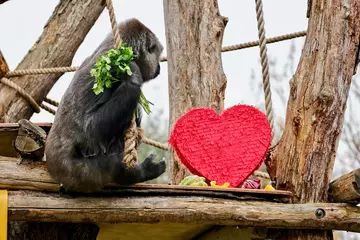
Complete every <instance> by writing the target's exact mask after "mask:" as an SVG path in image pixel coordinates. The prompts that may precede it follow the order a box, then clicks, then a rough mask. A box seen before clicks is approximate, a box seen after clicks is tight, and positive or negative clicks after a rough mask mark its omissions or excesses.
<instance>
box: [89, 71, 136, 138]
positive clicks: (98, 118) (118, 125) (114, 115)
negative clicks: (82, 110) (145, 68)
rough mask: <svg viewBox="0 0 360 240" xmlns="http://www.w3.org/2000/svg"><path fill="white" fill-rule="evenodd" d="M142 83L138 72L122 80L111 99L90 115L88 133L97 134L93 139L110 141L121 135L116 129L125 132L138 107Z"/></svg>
mask: <svg viewBox="0 0 360 240" xmlns="http://www.w3.org/2000/svg"><path fill="white" fill-rule="evenodd" d="M141 83H142V79H141V75H140V74H137V72H136V70H135V71H133V74H132V76H131V77H128V79H124V80H122V82H121V83H120V84H119V85H118V86H117V88H116V89H114V91H113V93H112V94H111V97H110V98H109V99H107V101H105V102H104V103H102V104H101V105H100V106H99V107H98V108H97V109H96V110H94V111H91V112H90V113H89V114H88V117H87V118H86V126H85V130H86V132H88V133H89V132H90V133H95V134H94V135H95V136H93V137H97V138H99V137H101V138H102V139H104V140H110V138H112V137H113V136H114V135H118V134H119V132H114V129H121V130H122V131H125V130H126V129H127V128H128V127H129V124H130V122H131V120H132V118H133V115H134V113H135V110H136V108H137V106H138V102H139V99H140V94H141ZM113 87H115V86H113ZM112 126H114V127H112ZM120 134H122V133H120Z"/></svg>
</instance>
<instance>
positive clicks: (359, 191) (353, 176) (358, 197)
mask: <svg viewBox="0 0 360 240" xmlns="http://www.w3.org/2000/svg"><path fill="white" fill-rule="evenodd" d="M329 196H330V197H329V198H330V199H331V200H332V201H335V202H349V203H355V204H357V203H359V202H360V168H359V169H356V170H354V171H352V172H350V173H348V174H345V175H344V176H341V177H339V178H338V179H336V180H334V181H333V182H331V183H330V186H329Z"/></svg>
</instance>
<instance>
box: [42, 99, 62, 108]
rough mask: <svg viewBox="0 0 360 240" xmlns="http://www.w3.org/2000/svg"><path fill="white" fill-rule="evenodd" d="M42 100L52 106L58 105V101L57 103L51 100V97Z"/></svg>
mask: <svg viewBox="0 0 360 240" xmlns="http://www.w3.org/2000/svg"><path fill="white" fill-rule="evenodd" d="M44 102H47V103H48V104H50V105H53V106H54V107H58V106H59V103H58V102H57V101H55V100H52V99H50V98H47V97H46V98H45V99H44Z"/></svg>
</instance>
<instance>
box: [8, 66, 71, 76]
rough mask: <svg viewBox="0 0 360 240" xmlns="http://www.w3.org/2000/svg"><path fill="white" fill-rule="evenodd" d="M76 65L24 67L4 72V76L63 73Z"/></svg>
mask: <svg viewBox="0 0 360 240" xmlns="http://www.w3.org/2000/svg"><path fill="white" fill-rule="evenodd" d="M76 69H77V67H56V68H36V69H24V70H15V71H13V72H8V73H6V75H5V77H7V78H9V77H15V76H22V75H38V74H49V73H65V72H74V71H76Z"/></svg>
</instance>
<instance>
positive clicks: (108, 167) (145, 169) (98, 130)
mask: <svg viewBox="0 0 360 240" xmlns="http://www.w3.org/2000/svg"><path fill="white" fill-rule="evenodd" d="M118 27H119V31H120V36H121V39H122V41H123V42H125V43H127V45H128V46H132V48H133V51H134V54H136V55H137V57H136V58H135V59H134V60H133V61H132V62H131V64H130V67H131V71H132V73H133V74H132V75H131V76H128V75H126V74H124V75H123V77H122V79H121V80H122V81H121V82H117V83H116V84H113V86H112V87H111V88H110V89H109V88H105V90H104V92H103V93H101V94H100V95H95V93H94V92H93V90H92V87H93V84H94V78H93V77H91V76H90V70H91V68H93V66H94V65H95V62H96V60H97V59H98V58H99V56H101V55H103V54H104V53H105V52H106V51H108V50H110V49H112V48H113V46H114V42H113V35H112V34H109V35H108V36H107V37H106V39H105V40H104V41H103V42H102V43H101V44H100V46H99V47H98V48H97V49H96V50H95V52H94V53H93V54H92V55H91V56H90V57H88V58H87V59H85V61H84V62H83V63H82V64H81V66H80V67H79V69H78V70H77V71H76V73H75V75H74V78H73V80H72V82H71V83H70V86H69V87H68V89H67V90H66V92H65V94H64V96H63V98H62V100H61V102H60V105H59V107H58V110H57V113H56V115H55V119H54V123H53V125H52V128H51V130H50V132H49V135H48V137H47V141H46V147H45V156H46V162H47V167H48V171H49V173H50V175H51V176H52V177H53V178H54V179H55V180H56V181H57V182H58V183H61V184H62V185H63V188H64V189H65V190H66V191H70V192H93V191H98V190H100V189H101V188H102V187H103V186H104V184H107V183H117V184H121V185H129V184H135V183H139V182H144V181H147V180H150V179H154V178H157V177H159V176H160V175H161V174H162V173H164V172H165V167H166V166H165V162H164V161H160V162H158V163H156V162H154V161H153V160H154V158H155V155H154V154H150V155H149V156H148V157H147V158H146V159H145V160H144V161H143V162H142V163H141V164H138V165H137V166H136V167H135V168H128V167H127V166H126V165H125V163H123V161H122V160H123V157H124V155H123V153H124V132H125V131H126V129H127V128H129V126H130V122H131V120H132V117H133V114H134V113H135V110H136V109H137V108H138V109H139V110H140V108H139V105H138V102H139V98H140V92H141V86H142V84H143V83H144V82H147V81H149V80H151V79H153V78H155V77H157V76H158V75H159V73H160V64H159V61H160V54H161V52H162V51H163V46H162V45H161V43H160V42H159V40H158V39H157V37H156V36H155V35H154V33H153V32H151V30H149V29H148V28H147V27H146V26H144V25H143V24H142V23H141V22H139V21H138V20H136V19H130V20H128V21H126V22H123V23H121V24H119V26H118ZM136 122H137V125H138V126H140V122H141V117H139V118H138V119H137V121H136Z"/></svg>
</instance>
